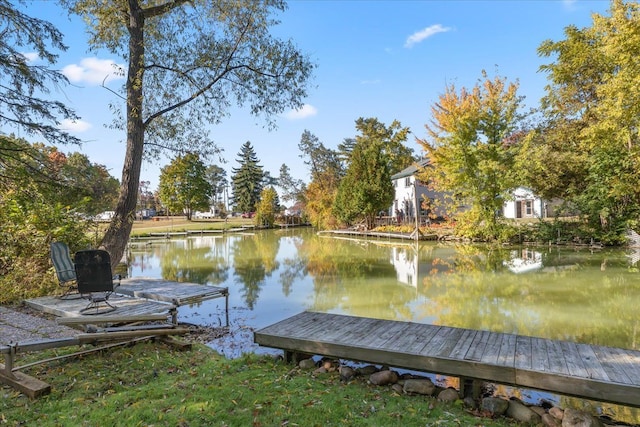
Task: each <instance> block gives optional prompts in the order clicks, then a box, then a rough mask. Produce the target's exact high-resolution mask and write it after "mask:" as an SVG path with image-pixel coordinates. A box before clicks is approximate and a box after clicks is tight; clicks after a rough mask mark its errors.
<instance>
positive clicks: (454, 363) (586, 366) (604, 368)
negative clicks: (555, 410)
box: [254, 312, 640, 407]
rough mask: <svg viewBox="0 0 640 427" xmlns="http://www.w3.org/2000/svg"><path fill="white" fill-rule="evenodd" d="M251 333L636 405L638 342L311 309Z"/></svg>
mask: <svg viewBox="0 0 640 427" xmlns="http://www.w3.org/2000/svg"><path fill="white" fill-rule="evenodd" d="M301 325H302V326H301ZM254 341H255V342H256V343H258V344H260V345H262V346H266V347H273V348H281V349H284V350H286V351H290V352H297V351H303V352H306V353H311V354H317V355H323V356H330V357H339V358H345V359H350V360H357V361H363V362H370V363H378V364H384V365H389V366H394V367H397V368H406V369H415V370H420V371H426V372H432V373H438V374H444V375H452V376H459V377H468V378H472V379H478V380H486V381H492V382H496V383H503V384H508V385H512V386H516V387H523V388H529V389H538V390H544V391H549V392H553V393H559V394H566V395H571V396H577V397H582V398H587V399H592V400H599V401H606V402H612V403H617V404H622V405H628V406H635V407H640V375H639V373H640V351H637V350H630V349H617V348H612V347H602V346H595V345H589V344H576V343H573V342H568V341H560V340H550V339H544V338H536V337H528V336H520V335H514V334H504V333H496V332H489V331H479V330H473V329H462V328H450V327H446V326H437V325H427V324H419V323H414V322H401V321H391V320H381V319H370V318H362V317H355V316H346V315H337V314H326V313H314V312H304V313H300V314H298V315H295V316H293V317H291V318H289V319H285V320H283V321H281V322H278V323H275V324H273V325H271V326H267V327H265V328H262V329H260V330H258V331H255V332H254Z"/></svg>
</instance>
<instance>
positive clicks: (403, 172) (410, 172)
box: [391, 159, 430, 180]
mask: <svg viewBox="0 0 640 427" xmlns="http://www.w3.org/2000/svg"><path fill="white" fill-rule="evenodd" d="M429 163H430V162H429V159H421V160H419V161H418V162H417V163H414V164H412V165H411V166H409V167H408V168H405V169H403V170H401V171H400V172H398V173H397V174H395V175H391V179H392V180H396V179H400V178H405V177H407V176H413V175H415V173H416V172H417V171H419V170H420V169H422V168H424V167H426V166H427V165H428V164H429Z"/></svg>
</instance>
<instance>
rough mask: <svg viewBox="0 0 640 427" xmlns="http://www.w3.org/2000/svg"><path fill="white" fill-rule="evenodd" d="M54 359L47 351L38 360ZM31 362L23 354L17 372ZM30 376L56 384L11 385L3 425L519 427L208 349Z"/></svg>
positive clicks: (107, 358)
mask: <svg viewBox="0 0 640 427" xmlns="http://www.w3.org/2000/svg"><path fill="white" fill-rule="evenodd" d="M76 349H77V348H76ZM59 352H60V351H58V353H59ZM50 355H51V354H49V353H47V352H42V353H38V354H37V357H38V358H39V359H42V358H44V357H45V356H50ZM35 356H36V355H35V354H34V355H32V357H35ZM25 359H26V360H25ZM28 361H29V357H26V356H21V357H20V358H19V359H18V364H24V363H26V362H28ZM23 372H24V373H26V374H28V375H32V376H35V377H37V378H38V379H40V380H42V381H46V382H47V383H49V384H51V386H52V392H51V394H49V395H47V396H43V397H40V398H39V399H36V400H29V399H28V398H26V397H24V396H23V395H21V394H20V393H18V392H16V391H14V390H13V389H11V388H9V387H7V386H3V387H2V388H0V393H2V397H1V398H0V424H2V425H7V426H23V425H26V426H39V427H47V426H107V425H108V426H127V427H128V426H152V425H153V426H305V427H308V426H342V425H348V426H393V425H402V426H407V427H411V426H435V425H438V426H487V427H495V426H508V425H511V426H513V425H517V424H514V423H513V422H512V421H509V420H506V419H500V420H492V419H488V418H480V417H477V416H475V415H474V414H472V413H470V412H467V411H466V410H464V409H463V408H462V407H461V405H459V404H444V403H441V402H438V401H437V400H436V399H434V398H431V397H423V396H406V395H400V394H397V393H395V392H393V391H392V390H391V388H389V387H386V386H385V387H380V386H374V385H371V384H368V383H367V381H366V379H365V378H357V379H356V380H354V381H352V382H349V383H343V382H341V381H340V379H339V376H338V374H337V373H328V374H319V375H315V376H314V374H312V373H311V372H310V371H302V370H299V369H298V368H294V367H293V366H291V365H286V364H283V362H276V361H274V360H273V359H272V358H271V357H270V356H255V355H251V356H245V357H242V358H239V359H234V360H229V359H225V358H223V357H221V356H219V355H218V354H217V353H215V352H214V351H213V350H211V349H209V348H208V347H206V346H203V345H201V344H195V345H194V347H193V349H192V350H188V351H179V350H177V349H174V348H173V347H170V346H167V345H166V344H163V343H160V342H157V343H152V342H145V343H139V344H136V345H134V346H130V347H119V348H115V349H111V350H105V351H103V352H101V353H93V354H88V355H84V356H81V357H74V358H71V359H63V360H57V361H53V362H48V363H45V364H41V365H35V366H33V367H30V368H28V369H25V370H24V371H23Z"/></svg>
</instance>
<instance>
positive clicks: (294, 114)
mask: <svg viewBox="0 0 640 427" xmlns="http://www.w3.org/2000/svg"><path fill="white" fill-rule="evenodd" d="M316 114H318V109H317V108H316V107H314V106H313V105H309V104H304V105H303V106H302V108H300V109H299V110H291V111H289V112H288V113H286V114H285V115H284V116H285V117H286V118H287V119H289V120H299V119H306V118H307V117H312V116H315V115H316Z"/></svg>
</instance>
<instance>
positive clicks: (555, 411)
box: [549, 406, 564, 421]
mask: <svg viewBox="0 0 640 427" xmlns="http://www.w3.org/2000/svg"><path fill="white" fill-rule="evenodd" d="M549 415H551V416H552V417H553V418H555V419H556V420H560V421H562V418H564V410H563V409H562V408H558V407H557V406H553V407H551V408H549Z"/></svg>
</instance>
